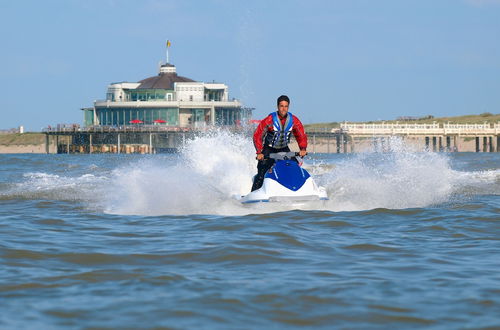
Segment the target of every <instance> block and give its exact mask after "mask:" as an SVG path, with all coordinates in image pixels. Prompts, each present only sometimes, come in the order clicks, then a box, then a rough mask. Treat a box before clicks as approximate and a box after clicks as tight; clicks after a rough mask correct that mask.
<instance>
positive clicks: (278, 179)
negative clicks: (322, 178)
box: [241, 152, 328, 204]
mask: <svg viewBox="0 0 500 330" xmlns="http://www.w3.org/2000/svg"><path fill="white" fill-rule="evenodd" d="M269 158H272V159H275V163H274V165H273V167H271V169H270V170H269V171H268V172H267V173H266V175H265V176H264V183H263V184H262V187H261V188H259V189H257V190H254V191H252V192H251V193H249V194H248V195H245V196H243V197H242V199H241V202H242V203H245V204H246V203H258V202H302V201H317V200H328V196H327V194H326V190H325V188H323V187H318V186H317V185H316V183H315V182H314V180H313V178H312V177H311V175H310V174H309V173H308V172H307V171H306V170H305V169H303V168H302V167H300V166H299V164H298V162H297V161H296V160H295V159H294V158H299V157H298V156H297V154H296V153H295V152H279V153H272V154H269Z"/></svg>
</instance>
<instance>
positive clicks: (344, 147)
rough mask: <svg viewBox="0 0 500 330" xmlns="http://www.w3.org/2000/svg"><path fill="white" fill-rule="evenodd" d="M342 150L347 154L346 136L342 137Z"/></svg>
mask: <svg viewBox="0 0 500 330" xmlns="http://www.w3.org/2000/svg"><path fill="white" fill-rule="evenodd" d="M342 148H343V151H344V153H347V135H342Z"/></svg>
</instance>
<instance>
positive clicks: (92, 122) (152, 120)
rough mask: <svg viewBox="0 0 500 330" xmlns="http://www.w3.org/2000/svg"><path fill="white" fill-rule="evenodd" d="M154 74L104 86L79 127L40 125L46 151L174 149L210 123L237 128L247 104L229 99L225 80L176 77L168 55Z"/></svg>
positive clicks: (245, 114) (247, 117)
mask: <svg viewBox="0 0 500 330" xmlns="http://www.w3.org/2000/svg"><path fill="white" fill-rule="evenodd" d="M170 45H171V43H170V41H167V61H166V63H164V64H160V65H159V72H158V75H156V76H153V77H149V78H146V79H143V80H141V81H138V82H118V83H112V84H110V85H109V86H108V90H107V93H106V99H105V100H97V101H94V104H93V106H92V107H88V108H83V109H81V110H83V114H84V121H83V127H80V125H77V124H69V125H68V124H58V125H57V126H56V127H51V126H49V127H47V128H46V129H44V132H45V134H46V142H45V145H46V152H47V153H50V152H57V153H141V154H142V153H151V154H152V153H163V152H176V151H178V150H179V148H181V147H182V146H183V145H185V143H186V141H187V140H188V139H190V138H193V137H195V136H196V135H197V134H199V133H200V132H202V131H205V130H207V129H210V128H211V127H214V126H219V127H220V126H225V127H227V128H229V129H235V130H240V129H242V127H241V126H243V125H244V124H246V123H248V122H249V120H250V118H251V116H252V111H253V108H245V107H243V106H242V104H241V103H240V102H239V101H238V100H236V99H230V98H229V88H228V86H227V85H226V84H223V83H217V82H208V83H206V82H198V81H195V80H193V79H190V78H186V77H183V76H179V75H178V74H177V70H176V68H175V65H173V64H171V63H170V61H169V57H168V48H169V47H170Z"/></svg>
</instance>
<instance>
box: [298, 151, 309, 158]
mask: <svg viewBox="0 0 500 330" xmlns="http://www.w3.org/2000/svg"><path fill="white" fill-rule="evenodd" d="M305 155H307V151H305V150H300V151H299V156H300V157H304V156H305Z"/></svg>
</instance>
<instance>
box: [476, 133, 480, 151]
mask: <svg viewBox="0 0 500 330" xmlns="http://www.w3.org/2000/svg"><path fill="white" fill-rule="evenodd" d="M480 151H481V148H480V145H479V136H476V152H480Z"/></svg>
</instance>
